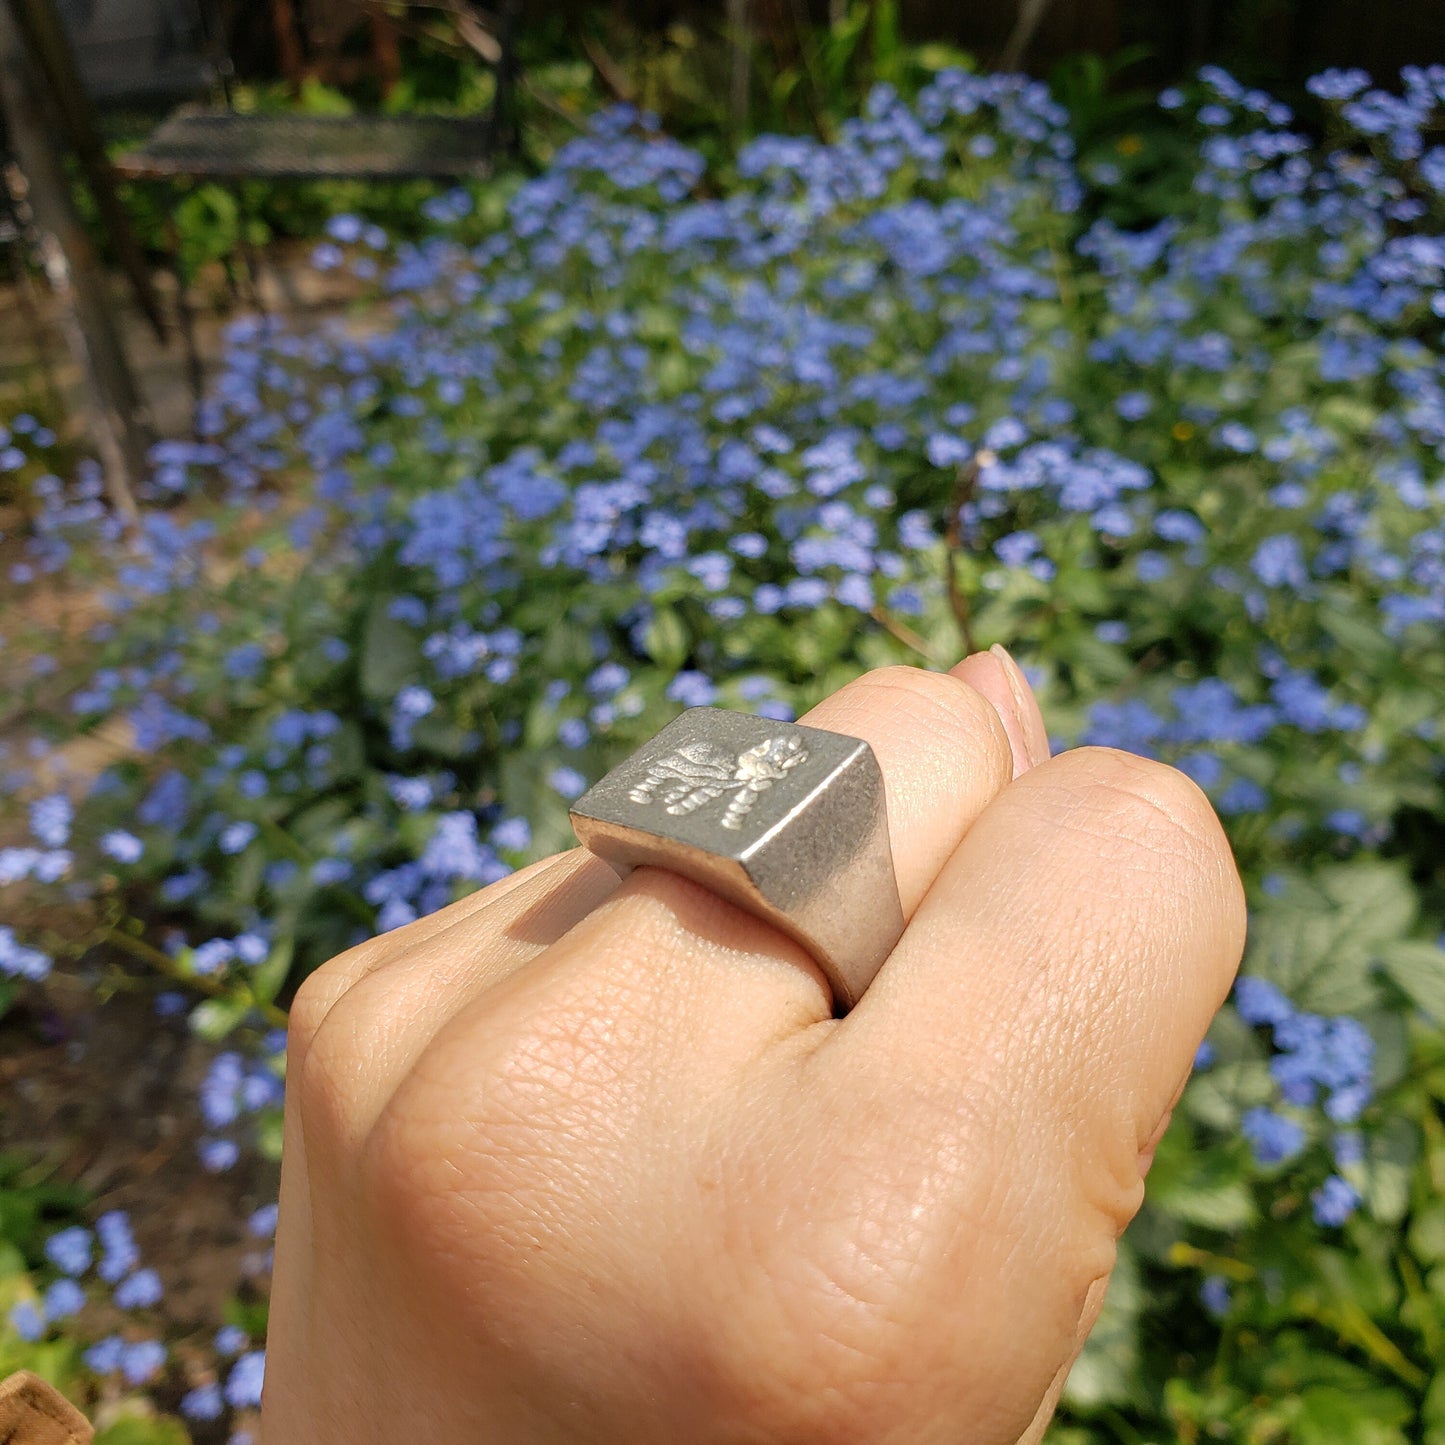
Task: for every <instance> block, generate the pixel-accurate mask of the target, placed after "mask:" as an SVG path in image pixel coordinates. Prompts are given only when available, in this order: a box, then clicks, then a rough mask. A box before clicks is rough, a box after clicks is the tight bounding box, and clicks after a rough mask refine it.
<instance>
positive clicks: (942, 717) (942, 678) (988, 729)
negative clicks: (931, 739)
mask: <svg viewBox="0 0 1445 1445" xmlns="http://www.w3.org/2000/svg"><path fill="white" fill-rule="evenodd" d="M859 686H860V688H862V689H863V690H864V692H865V694H874V695H876V696H877V697H878V699H880V700H881V701H882V702H883V703H884V705H885V706H887V707H892V708H896V707H899V706H901V707H902V708H903V709H905V710H906V712H907V714H908V717H909V721H910V722H911V723H912V724H913V725H915V726H923V727H927V728H929V729H931V730H933V731H934V732H936V733H938V734H940V735H941V736H943V737H944V738H946V739H947V740H948V741H950V742H955V743H956V742H957V740H958V738H959V736H960V735H961V734H962V735H966V736H968V737H971V738H972V737H977V736H979V735H980V734H981V733H982V734H984V735H989V736H992V735H996V736H997V739H998V741H999V743H1000V745H1001V746H1002V747H1003V748H1004V749H1007V747H1008V735H1007V734H1006V733H1005V732H1004V730H1003V724H1002V723H1001V722H1000V721H999V717H998V714H997V713H996V712H995V711H994V709H993V706H992V705H991V704H990V703H989V701H988V699H987V698H985V697H984V696H983V694H982V693H980V692H978V691H977V690H976V689H974V688H972V687H970V686H969V685H968V684H967V683H966V682H964V681H963V680H962V679H961V678H957V677H954V676H953V674H952V673H947V672H929V671H927V670H925V669H924V668H921V667H905V666H904V665H902V664H901V663H894V664H892V665H890V666H888V667H879V668H875V669H874V670H873V671H872V672H867V673H864V674H863V676H862V677H861V678H860V679H859Z"/></svg>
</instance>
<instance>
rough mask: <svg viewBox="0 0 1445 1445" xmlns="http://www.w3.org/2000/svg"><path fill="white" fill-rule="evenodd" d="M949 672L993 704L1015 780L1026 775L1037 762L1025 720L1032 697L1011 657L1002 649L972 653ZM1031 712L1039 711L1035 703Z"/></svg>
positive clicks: (996, 648) (1027, 723)
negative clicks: (1005, 735) (1004, 734)
mask: <svg viewBox="0 0 1445 1445" xmlns="http://www.w3.org/2000/svg"><path fill="white" fill-rule="evenodd" d="M952 671H953V675H954V676H955V677H959V678H962V679H963V681H964V682H966V683H967V684H968V685H969V686H970V687H971V688H974V689H975V690H976V691H978V692H981V693H982V694H983V695H984V696H985V697H986V698H987V699H988V700H989V702H991V703H992V704H993V710H994V711H995V712H996V713H997V714H998V715H999V720H1000V721H1001V722H1002V723H1003V730H1004V732H1005V733H1006V734H1007V735H1008V742H1009V751H1010V752H1011V753H1012V754H1013V764H1014V770H1013V775H1014V777H1018V776H1019V775H1020V774H1021V773H1026V772H1028V770H1029V769H1030V768H1031V767H1033V765H1034V764H1035V763H1036V762H1038V761H1039V759H1038V758H1037V757H1036V756H1035V754H1034V751H1033V744H1032V742H1031V739H1030V735H1029V734H1030V729H1029V722H1028V718H1029V711H1030V703H1031V702H1032V696H1033V695H1032V693H1029V692H1028V691H1027V688H1028V683H1027V681H1025V679H1024V676H1023V674H1022V673H1021V672H1019V670H1018V665H1017V664H1016V663H1015V662H1014V660H1013V658H1011V657H1010V656H1009V655H1008V653H1007V652H1005V651H1004V650H1003V648H1001V647H991V648H990V649H989V650H988V651H987V652H975V653H974V654H973V655H972V656H971V657H965V658H964V660H963V661H962V662H960V663H959V664H958V666H957V667H955V668H953V669H952ZM1032 711H1033V712H1035V713H1036V712H1037V711H1038V704H1037V703H1032ZM1040 727H1042V720H1041V721H1040Z"/></svg>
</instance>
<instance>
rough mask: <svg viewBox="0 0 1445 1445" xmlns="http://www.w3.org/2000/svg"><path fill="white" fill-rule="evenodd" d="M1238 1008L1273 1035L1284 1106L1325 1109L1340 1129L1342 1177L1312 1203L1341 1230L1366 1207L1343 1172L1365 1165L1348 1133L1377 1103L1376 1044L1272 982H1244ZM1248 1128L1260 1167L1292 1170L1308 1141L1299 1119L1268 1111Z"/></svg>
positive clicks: (1250, 1115)
mask: <svg viewBox="0 0 1445 1445" xmlns="http://www.w3.org/2000/svg"><path fill="white" fill-rule="evenodd" d="M1234 1002H1235V1007H1236V1008H1237V1009H1238V1010H1239V1016H1240V1018H1242V1019H1243V1020H1244V1021H1245V1023H1247V1024H1252V1025H1255V1026H1257V1027H1260V1028H1268V1029H1270V1030H1271V1031H1272V1034H1273V1039H1274V1046H1275V1049H1276V1053H1275V1054H1274V1057H1273V1058H1272V1059H1271V1060H1270V1065H1269V1071H1270V1073H1271V1074H1272V1075H1273V1077H1274V1080H1275V1082H1276V1084H1277V1085H1278V1086H1279V1092H1280V1097H1281V1098H1282V1099H1283V1100H1284V1102H1285V1103H1286V1104H1289V1105H1293V1106H1294V1108H1295V1110H1297V1111H1303V1110H1307V1109H1311V1108H1313V1107H1314V1106H1315V1105H1316V1104H1317V1103H1321V1104H1322V1105H1323V1110H1324V1114H1325V1116H1326V1118H1327V1119H1328V1120H1329V1121H1330V1122H1331V1123H1332V1124H1335V1125H1338V1126H1340V1129H1339V1131H1338V1132H1336V1133H1335V1134H1334V1135H1333V1138H1332V1140H1331V1149H1332V1152H1333V1155H1334V1161H1335V1166H1336V1168H1337V1169H1339V1170H1340V1171H1342V1173H1339V1174H1331V1175H1330V1176H1329V1177H1328V1178H1326V1179H1325V1181H1324V1183H1323V1184H1322V1185H1321V1186H1320V1187H1319V1188H1318V1189H1316V1190H1315V1191H1314V1194H1313V1204H1314V1217H1315V1222H1316V1223H1317V1224H1320V1225H1325V1226H1338V1225H1341V1224H1343V1223H1344V1222H1345V1220H1346V1219H1348V1218H1349V1217H1350V1215H1351V1214H1353V1213H1354V1211H1355V1210H1356V1208H1358V1206H1359V1204H1360V1192H1359V1190H1358V1189H1357V1188H1356V1187H1355V1185H1354V1184H1352V1183H1351V1182H1350V1181H1349V1179H1347V1178H1345V1177H1344V1174H1343V1171H1353V1170H1354V1169H1355V1168H1356V1166H1358V1165H1359V1164H1360V1163H1361V1162H1362V1161H1363V1159H1364V1143H1363V1140H1362V1138H1361V1136H1360V1134H1359V1133H1358V1132H1357V1131H1355V1130H1353V1129H1350V1128H1349V1127H1348V1126H1350V1125H1353V1124H1355V1123H1357V1122H1358V1120H1359V1117H1360V1115H1361V1113H1363V1111H1364V1109H1365V1106H1366V1105H1367V1104H1368V1103H1369V1101H1370V1096H1371V1091H1372V1083H1373V1065H1374V1055H1375V1044H1374V1040H1373V1039H1372V1038H1371V1037H1370V1034H1369V1032H1368V1030H1366V1028H1365V1027H1364V1025H1363V1024H1361V1023H1360V1022H1359V1021H1358V1020H1357V1019H1352V1018H1348V1017H1342V1018H1333V1019H1327V1018H1322V1017H1321V1016H1320V1015H1318V1014H1313V1013H1308V1012H1306V1011H1304V1010H1302V1009H1297V1008H1296V1007H1295V1006H1294V1004H1293V1003H1291V1002H1290V1000H1289V999H1288V998H1286V997H1285V995H1284V994H1283V993H1282V992H1281V991H1280V990H1279V989H1278V988H1276V987H1275V986H1274V984H1272V983H1270V982H1269V981H1268V980H1267V979H1262V978H1250V977H1246V978H1242V979H1240V981H1239V983H1238V985H1237V986H1236V988H1235V991H1234ZM1241 1128H1242V1130H1243V1133H1244V1137H1245V1138H1246V1139H1247V1140H1248V1141H1249V1144H1250V1147H1251V1148H1252V1149H1253V1151H1254V1157H1255V1158H1256V1159H1257V1160H1258V1161H1259V1162H1260V1163H1261V1164H1266V1165H1277V1164H1288V1163H1289V1162H1291V1161H1292V1160H1294V1159H1295V1158H1297V1157H1298V1156H1299V1155H1300V1154H1302V1153H1303V1152H1304V1150H1305V1147H1306V1145H1307V1144H1308V1142H1309V1135H1308V1133H1307V1132H1306V1129H1305V1127H1304V1126H1303V1125H1302V1124H1301V1123H1300V1122H1299V1119H1297V1118H1295V1117H1292V1116H1291V1115H1288V1114H1284V1113H1281V1112H1280V1111H1278V1110H1276V1109H1271V1108H1269V1107H1267V1106H1265V1105H1257V1106H1256V1107H1254V1108H1252V1109H1248V1110H1246V1111H1245V1114H1244V1117H1243V1119H1242V1120H1241Z"/></svg>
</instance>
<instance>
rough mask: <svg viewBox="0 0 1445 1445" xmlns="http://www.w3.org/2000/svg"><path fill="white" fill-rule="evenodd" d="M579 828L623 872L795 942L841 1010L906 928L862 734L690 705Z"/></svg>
mask: <svg viewBox="0 0 1445 1445" xmlns="http://www.w3.org/2000/svg"><path fill="white" fill-rule="evenodd" d="M572 826H573V828H574V829H575V830H576V833H577V837H578V838H579V839H580V840H581V841H582V843H583V844H585V845H586V846H587V847H588V848H590V849H591V850H592V852H594V853H596V854H597V855H598V856H599V857H602V858H605V859H606V860H607V862H609V863H610V864H611V865H612V866H613V867H614V868H616V869H617V870H618V871H619V872H621V873H624V874H625V873H627V872H629V871H630V870H631V869H633V868H636V867H639V866H641V865H642V864H644V863H646V864H654V865H656V866H658V867H661V868H667V869H670V870H671V871H672V872H674V873H680V874H682V875H683V876H685V877H688V878H691V879H693V880H694V881H696V882H698V883H701V884H703V885H704V886H705V887H707V888H711V889H712V890H713V891H714V892H716V893H719V894H721V895H722V896H723V897H725V898H728V899H730V900H731V901H732V902H734V903H736V904H738V906H739V907H742V908H745V909H747V910H748V911H749V912H750V913H754V914H756V915H757V916H758V917H760V918H764V919H766V920H767V921H768V922H770V923H772V924H773V925H774V926H775V927H777V928H779V929H781V930H782V931H783V932H785V933H787V934H789V935H790V936H792V937H793V938H796V939H797V940H798V942H799V943H801V944H802V945H803V946H804V947H805V948H806V949H807V950H808V951H809V952H810V953H811V954H812V955H813V957H814V958H815V959H817V961H818V963H819V965H820V966H821V967H822V969H823V971H824V972H825V973H826V974H827V976H828V979H829V982H830V983H831V984H832V987H833V996H834V1001H835V1003H836V1005H837V1006H838V1007H839V1009H848V1008H851V1007H852V1006H853V1005H854V1004H855V1003H857V1001H858V999H859V997H860V996H861V995H862V993H863V990H864V989H866V988H867V987H868V985H869V984H870V983H871V982H872V981H873V976H874V975H875V974H876V973H877V972H878V969H879V967H880V966H881V965H882V963H883V960H884V959H885V958H887V957H888V954H889V953H890V952H891V951H892V948H893V945H894V944H895V943H897V941H898V938H899V935H900V934H901V933H902V932H903V909H902V906H901V905H900V903H899V900H898V885H897V882H896V880H895V878H894V874H893V855H892V851H891V849H890V846H889V840H888V815H887V811H886V808H885V799H884V792H883V775H882V774H881V773H880V772H879V769H878V762H877V760H876V759H875V758H874V756H873V750H872V749H871V748H870V747H869V746H868V744H867V743H865V742H863V741H861V740H860V739H858V738H850V737H844V736H843V735H842V734H841V733H830V732H824V731H823V730H822V729H820V728H809V727H801V726H799V725H798V724H796V723H780V722H774V721H772V720H771V719H768V718H759V717H750V716H748V715H747V714H745V713H735V712H728V711H726V710H724V709H722V708H711V707H697V708H692V709H690V710H689V711H687V712H685V713H683V714H682V715H681V716H680V717H678V718H675V719H674V720H673V721H672V722H670V723H669V724H668V725H667V726H666V727H665V728H663V730H662V731H661V732H660V733H658V734H657V736H656V737H655V738H653V739H652V741H651V742H649V743H647V744H646V745H645V746H644V747H642V748H640V749H638V751H637V752H635V753H634V754H633V755H632V756H631V757H630V758H628V759H627V761H626V762H624V763H621V764H620V765H619V766H617V767H616V768H614V769H613V770H612V771H611V772H610V773H608V774H607V776H606V777H605V778H603V779H602V780H601V781H600V782H598V783H597V784H595V785H594V786H593V787H592V788H590V789H588V791H587V792H586V793H584V794H583V795H582V796H581V797H580V798H579V799H578V800H577V801H576V802H575V803H574V804H573V805H572Z"/></svg>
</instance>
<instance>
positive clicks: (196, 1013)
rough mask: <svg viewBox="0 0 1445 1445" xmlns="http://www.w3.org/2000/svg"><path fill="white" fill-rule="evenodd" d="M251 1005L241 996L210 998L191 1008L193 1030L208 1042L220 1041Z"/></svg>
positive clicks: (237, 1023)
mask: <svg viewBox="0 0 1445 1445" xmlns="http://www.w3.org/2000/svg"><path fill="white" fill-rule="evenodd" d="M250 1010H251V1005H250V1003H249V1002H248V1001H247V1000H245V999H239V998H208V999H204V1000H203V1001H202V1002H200V1003H198V1004H197V1005H196V1006H195V1008H193V1009H192V1010H191V1031H192V1032H193V1033H195V1034H198V1035H199V1036H200V1037H201V1038H203V1039H205V1040H206V1041H207V1042H208V1043H213V1044H215V1043H219V1042H220V1041H221V1040H222V1039H223V1038H225V1037H226V1035H227V1034H229V1033H231V1032H232V1031H233V1030H234V1029H235V1028H236V1027H237V1026H238V1025H239V1024H240V1022H241V1020H242V1019H244V1018H245V1017H246V1015H247V1014H248V1013H249V1012H250Z"/></svg>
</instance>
